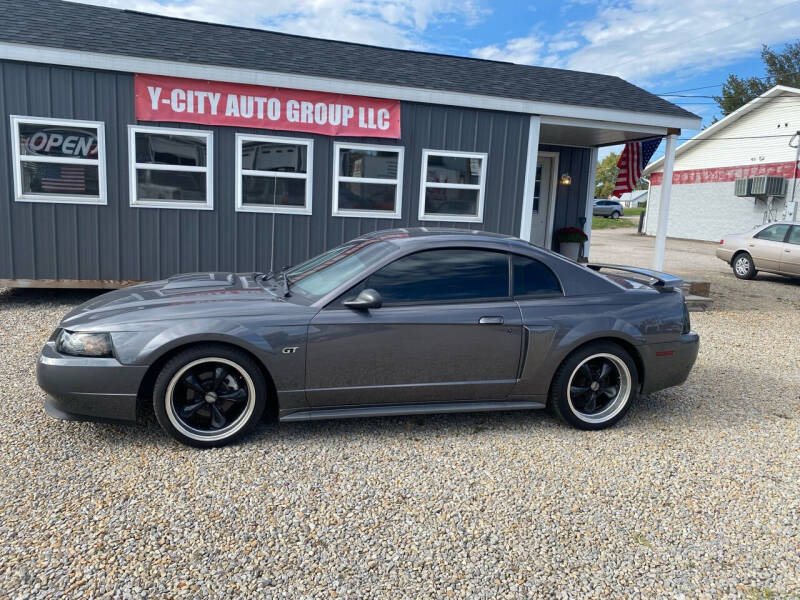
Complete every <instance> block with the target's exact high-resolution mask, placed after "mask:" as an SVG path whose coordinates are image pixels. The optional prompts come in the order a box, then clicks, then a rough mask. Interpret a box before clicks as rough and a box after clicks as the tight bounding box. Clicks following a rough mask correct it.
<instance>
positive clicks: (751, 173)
mask: <svg viewBox="0 0 800 600" xmlns="http://www.w3.org/2000/svg"><path fill="white" fill-rule="evenodd" d="M757 175H774V176H776V177H785V178H787V179H791V178H792V177H794V162H792V161H789V162H780V163H760V164H755V165H739V166H736V167H713V168H710V169H689V170H685V171H674V172H673V173H672V185H681V184H684V183H721V182H724V181H735V180H736V179H739V178H743V177H756V176H757ZM663 180H664V172H663V171H662V172H659V173H653V174H652V175H650V184H651V185H661V183H662V181H663Z"/></svg>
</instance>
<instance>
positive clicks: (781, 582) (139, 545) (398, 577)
mask: <svg viewBox="0 0 800 600" xmlns="http://www.w3.org/2000/svg"><path fill="white" fill-rule="evenodd" d="M601 233H602V235H600V234H598V235H596V236H595V246H594V249H593V258H599V259H602V260H608V259H613V258H614V256H615V255H616V256H617V260H620V258H619V255H620V252H621V250H620V248H622V246H621V244H623V243H625V244H629V245H631V244H633V245H636V244H639V246H636V248H634V249H633V250H631V249H626V250H625V252H624V253H623V254H624V256H626V257H628V258H629V260H628V262H636V261H637V260H638V259H639V258H641V257H645V255H646V253H647V247H648V246H647V243H649V244H652V241H649V242H642V241H641V240H639V239H638V238H637V239H636V240H628V239H627V238H623V237H621V236H622V235H628V234H627V233H624V234H620V233H618V232H613V231H611V232H601ZM687 247H688V250H687ZM711 251H713V248H712V247H710V246H708V245H704V244H700V245H693V244H691V243H682V242H681V243H678V242H670V247H669V255H668V262H667V266H668V268H669V267H670V265H671V264H675V265H676V266H685V265H687V264H689V263H690V264H692V265H694V267H693V268H694V269H695V271H696V273H697V274H700V275H702V274H703V273H707V274H708V278H712V286H713V287H712V291H713V290H714V289H719V290H721V291H722V296H721V299H720V302H719V303H718V305H717V309H716V310H714V311H712V312H708V313H700V314H694V315H693V316H692V317H693V322H694V327H695V329H696V330H697V331H699V332H700V334H701V336H702V350H701V354H700V357H699V359H698V363H697V365H696V367H695V370H694V371H693V373H692V375H691V377H690V379H689V381H688V382H687V383H686V384H685V385H684V386H682V387H680V388H677V389H672V390H668V391H664V392H660V393H657V394H653V395H652V396H650V397H648V398H644V399H641V400H640V401H639V402H638V404H637V405H636V406H634V407H633V409H632V411H631V412H630V413H629V416H628V418H626V419H625V420H624V421H623V422H622V423H621V424H620V425H618V426H617V427H615V428H613V429H611V430H608V431H603V432H594V433H586V432H578V431H575V430H572V429H568V428H567V427H565V426H562V425H561V424H559V423H558V422H556V421H555V420H554V419H553V418H551V417H550V416H548V415H546V414H544V413H538V412H532V413H495V414H470V415H447V416H432V417H425V418H420V417H408V418H384V419H365V420H352V421H338V422H337V421H331V422H317V423H292V424H283V425H280V426H277V425H269V424H264V425H263V426H261V427H260V428H259V430H258V431H257V433H256V434H255V435H253V436H252V437H251V438H249V439H248V440H247V441H245V442H244V443H242V444H240V445H238V446H235V447H231V448H223V449H216V450H207V451H197V450H193V449H189V448H185V447H182V446H180V445H178V444H176V443H174V442H172V441H170V439H169V438H167V437H166V436H165V435H164V434H162V433H161V432H160V431H159V430H158V429H157V427H156V425H155V423H154V422H150V423H147V424H145V425H138V426H131V427H122V426H112V425H100V424H87V423H63V422H59V421H55V420H53V419H50V418H48V417H46V416H45V414H44V412H43V410H42V402H43V395H42V393H41V391H39V389H38V388H37V387H36V384H35V377H34V365H35V360H36V355H37V352H38V350H39V347H40V346H41V344H42V343H43V342H44V340H45V339H46V338H47V336H48V335H49V334H50V332H51V330H52V329H53V327H54V326H55V325H56V323H57V322H58V320H59V318H60V316H61V315H63V314H64V313H65V312H66V311H67V310H69V309H70V307H72V306H74V305H75V304H77V303H79V302H81V301H84V300H85V299H87V298H88V297H89V294H87V293H77V292H41V291H0V333H2V336H3V359H4V360H3V362H2V365H1V366H0V389H2V390H3V392H4V393H3V402H0V421H1V422H2V423H3V424H4V427H3V429H2V434H0V548H2V554H1V555H0V556H2V560H0V598H6V597H8V598H90V597H114V598H167V597H169V598H182V597H186V598H262V597H263V598H293V599H294V598H354V599H363V598H392V599H396V598H437V599H438V598H539V597H541V598H552V597H563V598H603V597H608V596H609V595H613V596H615V597H642V598H654V597H668V598H684V597H685V598H720V597H743V598H773V597H794V598H798V597H800V526H798V517H800V461H798V454H800V371H798V363H797V357H798V355H800V338H799V337H798V335H797V331H798V330H800V310H799V309H800V286H798V285H797V284H796V283H791V282H787V281H785V280H780V279H777V278H769V279H768V280H763V281H762V280H756V281H753V282H739V281H736V280H734V279H733V276H732V275H730V270H727V272H726V269H725V268H724V265H723V264H722V263H719V265H717V264H716V263H714V262H713V261H706V262H708V266H704V265H705V262H704V261H705V254H704V253H708V252H711ZM640 254H641V256H639V255H640ZM689 256H691V257H692V258H691V260H689V259H688V257H689ZM647 260H649V259H646V258H642V260H641V261H640V263H641V264H646V263H647ZM717 262H718V261H717ZM675 270H676V271H678V272H680V270H679V269H675ZM695 271H692V272H691V273H694V272H695ZM691 273H690V272H688V271H687V272H685V273H682V274H691ZM723 281H724V282H725V283H720V282H723Z"/></svg>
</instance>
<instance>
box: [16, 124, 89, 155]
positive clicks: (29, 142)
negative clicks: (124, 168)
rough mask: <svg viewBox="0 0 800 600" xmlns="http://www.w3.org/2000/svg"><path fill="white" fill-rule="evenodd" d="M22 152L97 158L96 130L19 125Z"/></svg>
mask: <svg viewBox="0 0 800 600" xmlns="http://www.w3.org/2000/svg"><path fill="white" fill-rule="evenodd" d="M19 135H20V142H21V145H22V148H23V154H27V155H34V156H70V157H74V158H97V130H95V129H80V128H77V127H43V126H41V125H34V124H21V125H20V132H19Z"/></svg>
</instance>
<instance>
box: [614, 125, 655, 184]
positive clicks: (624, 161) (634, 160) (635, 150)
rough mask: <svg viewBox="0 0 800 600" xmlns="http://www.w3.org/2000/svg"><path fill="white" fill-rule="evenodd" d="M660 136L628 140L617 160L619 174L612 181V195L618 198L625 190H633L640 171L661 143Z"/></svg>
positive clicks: (640, 174)
mask: <svg viewBox="0 0 800 600" xmlns="http://www.w3.org/2000/svg"><path fill="white" fill-rule="evenodd" d="M661 139H662V138H660V137H657V138H651V139H649V140H639V141H637V142H628V143H627V144H625V149H624V150H623V151H622V155H621V156H620V157H619V160H618V161H617V168H618V169H619V175H617V180H616V181H615V182H614V193H613V194H612V196H616V197H617V198H619V197H620V196H622V194H624V193H625V192H630V191H633V188H635V187H636V184H637V183H638V181H639V180H640V179H641V178H642V171H644V168H645V167H646V166H647V163H648V162H650V157H651V156H653V153H654V152H655V151H656V148H658V145H659V144H660V143H661Z"/></svg>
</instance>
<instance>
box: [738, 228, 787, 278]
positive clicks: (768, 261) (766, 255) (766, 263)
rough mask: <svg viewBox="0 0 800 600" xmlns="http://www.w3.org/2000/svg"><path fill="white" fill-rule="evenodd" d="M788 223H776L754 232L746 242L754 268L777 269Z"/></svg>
mask: <svg viewBox="0 0 800 600" xmlns="http://www.w3.org/2000/svg"><path fill="white" fill-rule="evenodd" d="M788 232H789V225H788V224H786V223H776V224H775V225H770V226H769V227H767V228H765V229H762V230H761V231H759V232H758V233H756V234H755V235H754V236H753V237H752V238H750V240H749V241H748V243H747V251H748V252H749V253H750V255H751V256H752V257H753V262H754V263H755V267H756V269H759V270H762V271H779V270H780V267H781V259H782V258H783V250H784V244H783V241H784V239H785V238H786V234H787V233H788Z"/></svg>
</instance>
